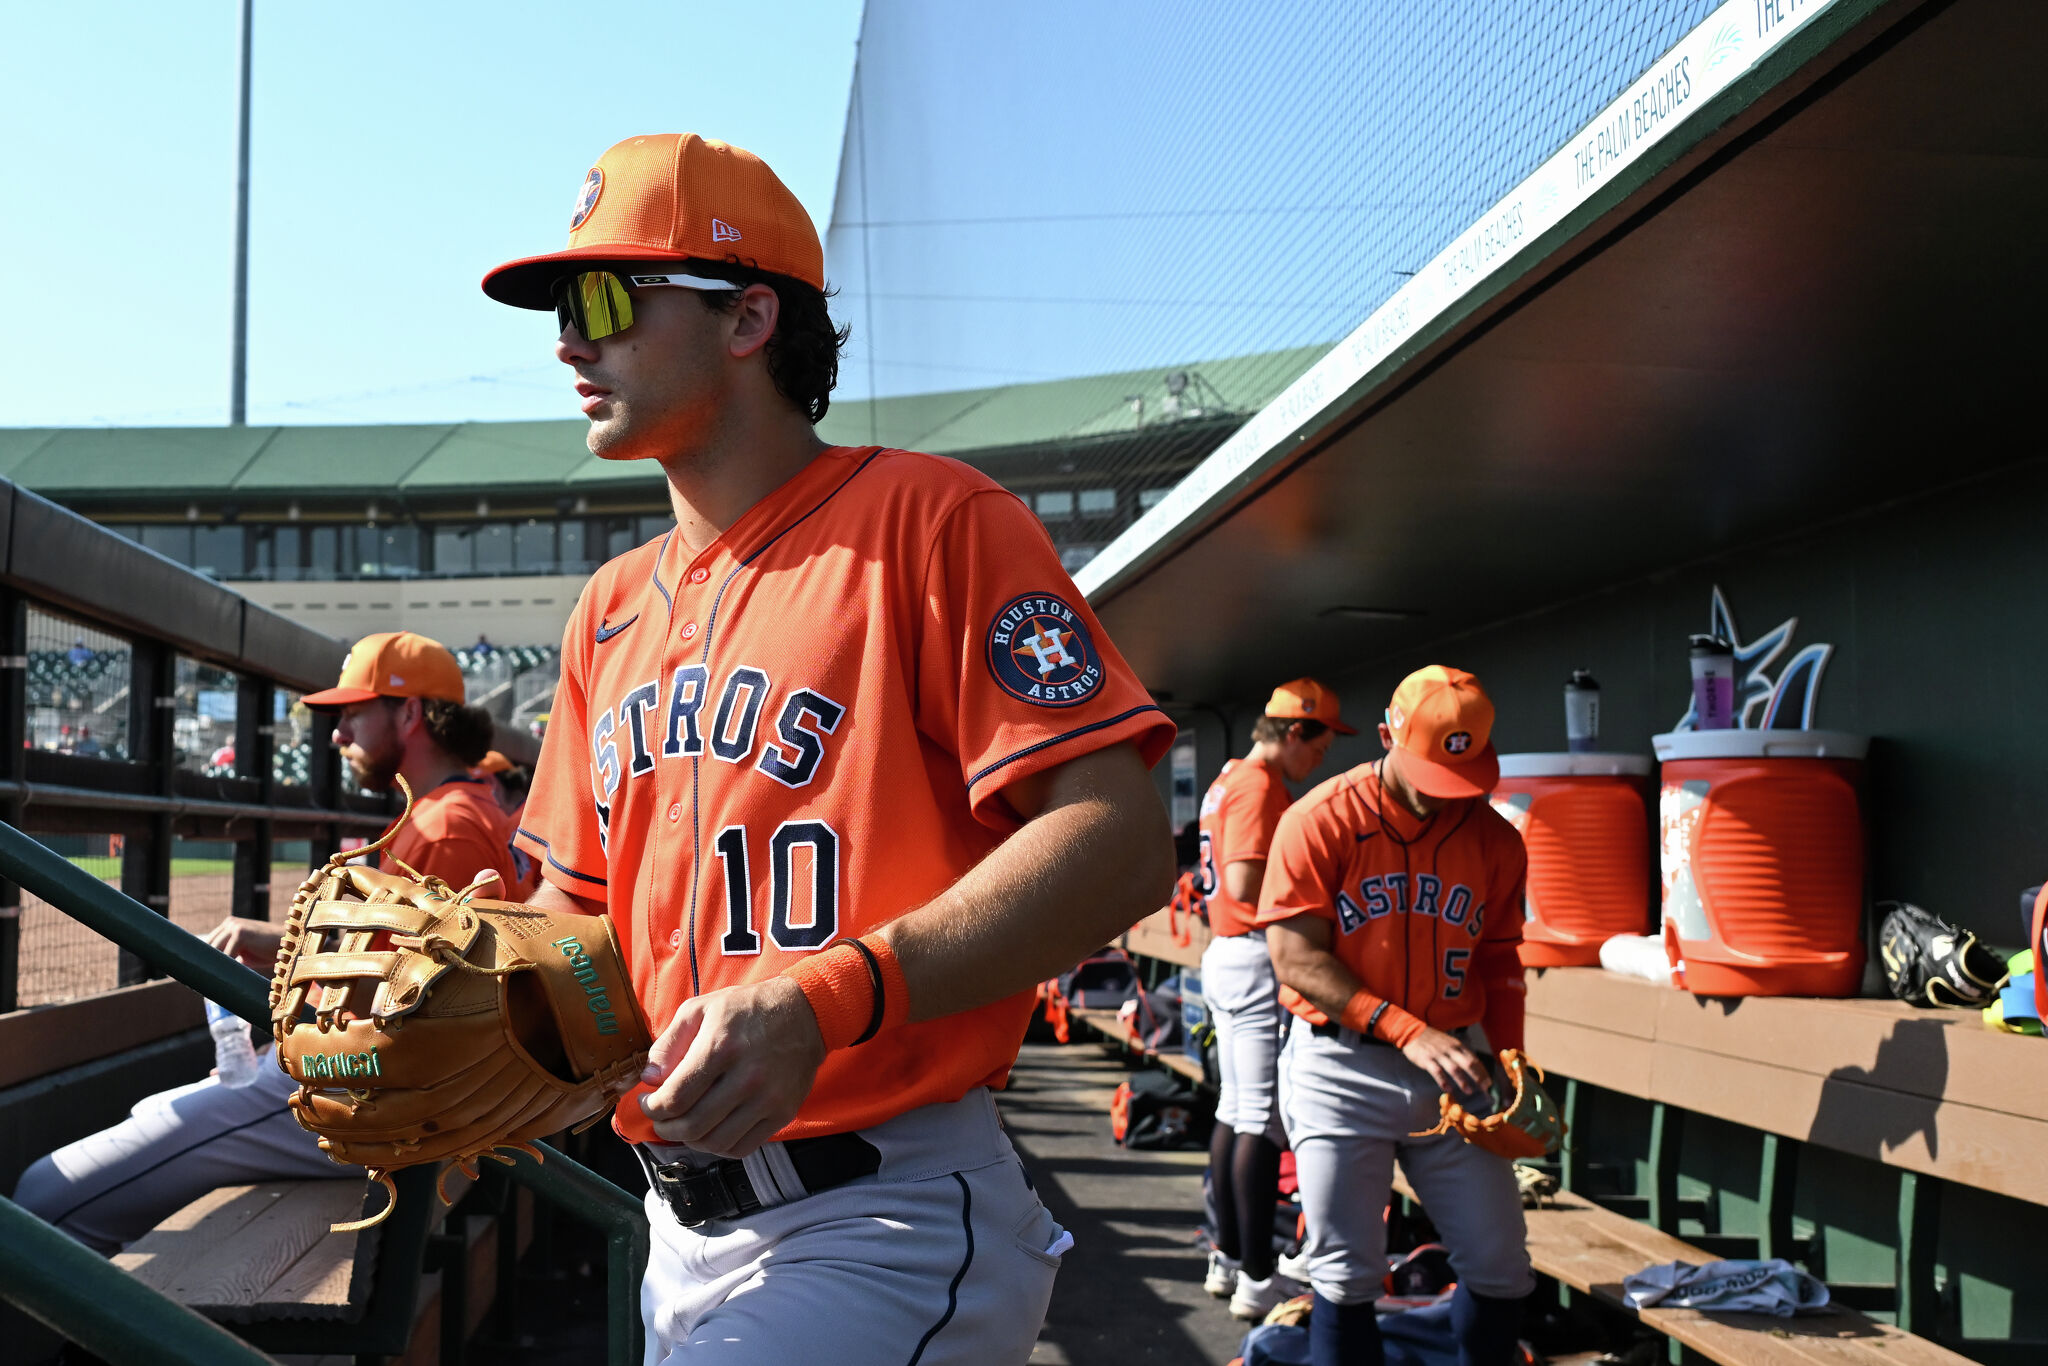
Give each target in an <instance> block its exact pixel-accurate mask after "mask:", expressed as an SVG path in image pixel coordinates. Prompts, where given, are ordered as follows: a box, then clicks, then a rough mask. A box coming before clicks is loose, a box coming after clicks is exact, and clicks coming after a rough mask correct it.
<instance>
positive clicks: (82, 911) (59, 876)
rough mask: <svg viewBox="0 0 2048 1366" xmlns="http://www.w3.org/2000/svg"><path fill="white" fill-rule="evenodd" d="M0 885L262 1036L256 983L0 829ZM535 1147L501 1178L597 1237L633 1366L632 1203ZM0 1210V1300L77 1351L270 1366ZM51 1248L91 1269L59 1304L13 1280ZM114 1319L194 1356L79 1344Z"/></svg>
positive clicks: (263, 984)
mask: <svg viewBox="0 0 2048 1366" xmlns="http://www.w3.org/2000/svg"><path fill="white" fill-rule="evenodd" d="M0 877H4V878H7V879H8V880H10V881H12V882H17V883H19V884H20V885H21V886H22V887H23V888H24V889H26V890H27V891H30V892H33V893H34V894H35V895H36V896H39V897H41V898H42V899H43V900H44V901H47V902H48V903H50V905H52V906H54V907H56V908H57V909H58V910H60V911H63V912H64V913H65V914H66V915H69V916H70V917H71V918H72V919H74V920H76V921H78V922H79V923H80V924H82V925H84V926H86V927H87V928H88V929H90V930H92V931H94V932H95V933H97V934H99V935H102V936H103V937H105V938H107V939H111V940H113V941H114V942H115V943H116V944H119V945H120V946H121V947H122V948H124V949H127V950H129V951H130V952H131V953H134V954H136V955H137V956H138V957H140V958H142V959H143V960H145V961H146V962H148V963H150V964H151V965H152V966H154V967H157V968H160V969H162V970H163V971H164V972H167V973H169V974H170V975H171V976H172V977H175V978H176V979H177V980H179V981H180V982H183V983H184V984H185V985H186V986H188V987H191V988H193V989H194V990H196V991H198V992H199V993H200V994H201V995H203V996H205V997H206V998H207V999H208V1000H211V1001H218V1002H219V1003H220V1004H221V1005H223V1006H226V1007H227V1008H228V1009H229V1010H232V1011H233V1012H235V1014H237V1015H239V1016H241V1017H242V1018H243V1019H245V1020H247V1021H249V1022H250V1023H251V1024H254V1025H255V1026H257V1027H258V1028H260V1029H264V1030H268V1029H269V1028H270V982H269V979H268V978H266V977H264V976H262V975H261V974H259V973H256V972H254V971H252V970H251V969H249V968H247V967H245V966H243V965H242V964H240V963H237V962H236V961H235V960H234V959H232V958H229V957H228V956H227V955H226V954H224V953H221V952H220V951H219V950H218V949H214V948H211V947H209V946H208V945H207V944H206V942H205V941H204V940H202V939H200V938H199V937H198V936H196V935H193V934H189V933H187V932H186V931H184V930H181V929H179V928H178V927H177V926H175V925H173V924H171V923H170V922H169V921H168V920H166V919H164V918H163V917H162V916H160V915H158V914H156V913H155V912H153V911H151V910H150V909H149V908H148V907H147V906H144V905H143V904H142V903H141V902H139V901H136V900H134V899H133V898H131V897H128V896H126V895H124V894H122V893H121V892H120V891H119V890H117V889H115V888H113V887H109V886H108V885H107V884H106V883H104V882H102V881H100V880H99V879H98V878H96V877H94V876H93V875H92V874H90V873H88V872H86V871H85V870H84V869H82V868H80V867H78V866H77V865H76V864H74V863H72V862H71V861H70V860H69V859H67V858H65V857H63V856H62V855H60V854H56V853H52V852H51V851H50V850H49V849H46V848H44V847H43V845H41V844H40V843H38V842H37V841H36V840H35V839H33V838H31V837H30V836H28V835H26V834H23V833H22V832H21V831H20V830H17V829H16V828H15V827H13V826H11V825H8V824H6V823H5V822H0ZM537 1146H539V1147H540V1149H541V1152H542V1153H543V1154H544V1156H545V1158H546V1160H545V1161H543V1162H535V1161H534V1160H533V1159H532V1158H531V1157H528V1156H526V1155H524V1154H521V1155H520V1156H519V1157H518V1160H517V1161H516V1162H515V1163H514V1164H513V1166H512V1167H511V1169H510V1174H511V1176H512V1179H513V1180H515V1181H517V1182H519V1183H520V1184H521V1185H523V1186H525V1187H527V1188H528V1189H529V1190H531V1191H532V1192H533V1193H534V1194H535V1195H536V1196H538V1197H539V1198H541V1199H543V1200H546V1201H547V1202H548V1203H549V1204H551V1205H554V1206H556V1207H557V1208H559V1209H561V1210H563V1211H565V1212H566V1213H568V1214H570V1215H571V1216H573V1217H575V1218H577V1219H580V1220H582V1221H583V1222H585V1223H587V1224H590V1225H592V1226H593V1227H595V1228H597V1229H598V1230H599V1231H600V1232H601V1233H603V1234H604V1236H605V1244H606V1273H607V1275H606V1284H605V1291H606V1297H607V1300H606V1314H605V1322H606V1327H607V1329H608V1332H607V1334H606V1338H607V1346H606V1353H605V1359H606V1361H607V1362H609V1363H611V1366H635V1363H637V1362H639V1361H640V1359H641V1348H640V1340H641V1331H642V1330H641V1324H640V1279H641V1276H642V1274H643V1273H644V1272H645V1270H646V1267H647V1215H646V1211H645V1210H644V1209H643V1208H642V1206H641V1203H640V1201H639V1200H638V1199H636V1198H635V1197H634V1196H632V1195H630V1194H628V1193H627V1192H626V1191H624V1190H623V1189H621V1188H620V1187H619V1186H618V1185H617V1184H615V1183H613V1182H611V1181H607V1180H606V1179H605V1178H604V1177H602V1176H599V1175H598V1174H597V1173H596V1172H594V1171H591V1170H590V1169H589V1168H588V1167H586V1166H584V1165H583V1164H582V1163H580V1162H577V1161H576V1160H575V1159H574V1158H571V1157H568V1156H567V1155H565V1154H563V1153H559V1152H557V1151H555V1150H554V1149H553V1148H550V1147H548V1146H547V1145H546V1144H540V1145H537ZM0 1206H4V1208H0V1245H4V1255H0V1298H5V1299H8V1300H11V1301H13V1302H15V1303H16V1304H19V1305H20V1306H21V1307H22V1308H23V1309H24V1310H25V1311H27V1312H28V1313H30V1314H33V1315H35V1316H36V1317H37V1318H40V1319H42V1320H43V1321H44V1322H46V1323H48V1324H49V1325H50V1326H51V1327H52V1328H54V1329H56V1330H57V1331H58V1332H60V1333H63V1334H64V1335H65V1336H67V1337H70V1338H72V1339H74V1340H75V1341H77V1342H79V1343H81V1344H83V1345H84V1346H85V1347H86V1348H88V1349H89V1350H91V1351H94V1352H96V1353H98V1354H99V1355H100V1356H103V1357H106V1358H107V1359H108V1360H110V1361H130V1360H132V1361H157V1360H170V1361H174V1362H177V1363H180V1366H182V1363H184V1362H187V1361H190V1362H194V1363H199V1362H208V1363H210V1362H228V1363H233V1362H264V1361H269V1360H270V1358H269V1357H266V1356H264V1355H262V1354H261V1353H259V1352H257V1351H256V1350H255V1349H254V1348H251V1347H250V1346H248V1345H247V1344H246V1343H243V1342H241V1341H240V1340H239V1339H236V1338H234V1337H232V1336H230V1335H228V1334H227V1333H226V1332H225V1331H224V1330H222V1329H219V1328H216V1327H214V1325H212V1324H211V1323H209V1322H208V1321H207V1320H205V1319H202V1318H200V1317H199V1316H198V1315H196V1314H194V1313H192V1312H191V1311H190V1310H188V1309H186V1308H185V1307H184V1306H182V1305H180V1304H177V1303H175V1302H174V1301H172V1300H169V1299H166V1298H165V1297H164V1296H162V1295H160V1294H158V1293H157V1292H156V1291H154V1290H152V1289H150V1288H149V1287H148V1286H145V1285H143V1284H142V1283H141V1282H140V1281H137V1280H136V1279H134V1278H133V1277H131V1276H128V1275H126V1274H124V1273H122V1272H120V1271H118V1270H116V1269H115V1268H114V1267H113V1266H112V1265H111V1264H110V1263H108V1262H106V1261H105V1260H103V1259H101V1258H99V1257H97V1256H95V1255H94V1254H93V1253H92V1252H90V1251H89V1250H87V1249H86V1248H84V1247H82V1246H80V1245H79V1244H78V1243H77V1242H75V1241H74V1240H72V1239H70V1238H67V1237H65V1235H63V1234H62V1233H59V1232H57V1231H56V1230H55V1229H52V1228H50V1227H49V1226H48V1225H45V1224H43V1223H41V1222H40V1221H39V1220H37V1219H35V1218H34V1217H33V1216H32V1215H29V1214H27V1213H25V1212H23V1211H22V1210H21V1209H20V1207H19V1206H16V1205H13V1204H11V1203H8V1202H5V1201H0ZM23 1223H25V1224H26V1225H30V1226H32V1227H30V1228H27V1229H24V1230H21V1231H19V1232H17V1229H16V1225H17V1224H23ZM52 1240H55V1241H54V1242H53V1241H52ZM59 1245H62V1246H64V1247H68V1248H69V1249H73V1250H75V1253H76V1254H77V1255H79V1256H83V1257H85V1258H87V1259H89V1260H90V1261H91V1263H92V1264H93V1266H94V1268H95V1270H94V1272H93V1273H92V1275H91V1276H90V1277H88V1278H85V1279H79V1280H77V1282H76V1284H77V1285H78V1286H84V1287H88V1289H87V1290H85V1291H84V1292H83V1293H63V1292H60V1291H59V1290H57V1289H53V1288H51V1287H50V1285H49V1280H50V1278H49V1277H48V1276H47V1275H42V1274H31V1273H30V1272H29V1271H28V1270H25V1269H24V1268H25V1267H33V1266H35V1265H36V1264H37V1263H38V1258H39V1257H42V1256H45V1255H47V1256H49V1258H50V1261H49V1262H48V1263H47V1264H48V1265H52V1266H54V1265H56V1264H58V1262H59V1261H60V1260H62V1259H63V1258H67V1257H69V1256H70V1255H71V1254H70V1253H68V1252H66V1253H62V1254H58V1253H51V1252H50V1249H51V1248H53V1247H57V1246H59ZM65 1264H66V1265H69V1264H70V1263H69V1262H65ZM32 1297H33V1298H32ZM122 1319H125V1320H128V1321H130V1322H131V1323H134V1322H149V1323H153V1324H161V1325H166V1327H165V1328H164V1330H163V1331H165V1332H167V1333H169V1334H171V1336H170V1337H167V1338H164V1339H160V1340H157V1341H160V1342H178V1343H184V1342H190V1343H192V1344H193V1351H194V1352H195V1353H196V1354H195V1355H190V1356H185V1355H178V1354H177V1350H176V1349H172V1348H163V1349H161V1350H159V1351H157V1352H155V1353H151V1352H149V1351H143V1350H136V1351H133V1352H129V1351H128V1349H127V1347H126V1346H120V1347H119V1352H122V1353H127V1354H126V1355H121V1354H117V1353H116V1352H110V1351H105V1350H102V1349H101V1348H99V1347H98V1346H96V1345H95V1340H94V1338H93V1337H90V1336H88V1334H102V1333H107V1332H112V1331H115V1330H114V1329H113V1328H112V1327H110V1326H109V1321H111V1320H122ZM187 1320H190V1321H191V1323H193V1324H197V1325H198V1326H199V1327H200V1328H203V1329H205V1330H207V1331H209V1332H210V1333H212V1334H213V1335H214V1336H213V1337H211V1338H206V1339H200V1338H197V1337H190V1336H180V1334H186V1335H189V1334H190V1333H191V1332H194V1331H196V1330H194V1329H191V1328H189V1327H183V1326H181V1325H185V1323H186V1321H187ZM121 1331H124V1332H125V1329H123V1330H121ZM223 1338H224V1339H226V1340H227V1341H228V1342H230V1343H232V1344H233V1346H234V1352H233V1353H226V1352H223V1351H222V1350H221V1349H219V1348H218V1347H217V1346H213V1345H207V1346H205V1349H204V1350H203V1351H202V1350H200V1344H202V1343H205V1344H212V1343H215V1342H217V1341H218V1340H219V1339H223ZM105 1340H107V1341H109V1342H112V1341H113V1339H111V1338H108V1339H105ZM146 1340H149V1339H146V1338H137V1337H128V1336H124V1337H121V1338H120V1339H119V1342H120V1344H127V1343H130V1342H135V1343H140V1342H143V1341H146Z"/></svg>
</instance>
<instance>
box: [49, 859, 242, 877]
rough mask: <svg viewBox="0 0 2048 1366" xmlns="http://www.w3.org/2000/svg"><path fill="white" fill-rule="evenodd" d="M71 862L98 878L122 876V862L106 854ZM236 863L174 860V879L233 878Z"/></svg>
mask: <svg viewBox="0 0 2048 1366" xmlns="http://www.w3.org/2000/svg"><path fill="white" fill-rule="evenodd" d="M71 862H72V863H73V864H74V865H76V866H77V867H79V868H83V869H84V870H85V871H86V872H88V873H91V874H92V875H93V876H94V877H97V878H115V877H119V876H120V875H121V861H120V860H119V859H115V858H108V857H107V856H106V855H105V854H81V855H74V856H73V857H72V859H71ZM234 872H235V861H234V860H233V859H224V858H174V859H172V860H171V876H172V877H232V876H233V875H234Z"/></svg>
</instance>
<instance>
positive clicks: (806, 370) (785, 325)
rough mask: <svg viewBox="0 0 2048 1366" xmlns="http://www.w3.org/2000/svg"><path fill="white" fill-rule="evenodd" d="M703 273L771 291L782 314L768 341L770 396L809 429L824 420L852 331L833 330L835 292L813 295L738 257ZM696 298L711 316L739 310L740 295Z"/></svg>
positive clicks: (711, 263) (816, 291) (799, 284)
mask: <svg viewBox="0 0 2048 1366" xmlns="http://www.w3.org/2000/svg"><path fill="white" fill-rule="evenodd" d="M702 269H703V273H704V274H706V275H710V276H714V277H716V278H717V279H720V280H731V281H732V282H733V283H734V284H737V285H739V286H741V288H744V287H746V286H747V285H766V286H768V287H769V288H770V289H772V290H774V291H775V297H776V299H777V300H778V301H779V302H780V304H781V308H780V310H779V316H778V317H777V319H776V323H775V335H774V336H772V337H770V338H769V339H768V375H769V378H771V379H773V380H774V381H775V391H776V392H777V393H779V394H781V395H782V396H783V397H784V398H786V399H788V400H789V401H790V402H791V403H794V404H795V405H796V407H797V411H799V412H801V413H803V414H804V415H805V416H807V417H809V418H810V420H811V421H812V422H813V423H816V422H820V421H823V420H824V417H825V413H826V411H827V410H828V409H830V408H831V406H832V390H833V389H834V388H836V387H838V384H839V353H840V352H841V351H842V350H844V349H845V347H846V339H847V338H848V337H850V336H852V335H853V329H852V328H851V327H834V326H833V325H832V314H831V311H830V310H829V309H828V308H827V307H826V302H825V301H826V300H827V299H829V298H831V297H832V295H833V293H834V292H835V291H833V290H830V289H815V288H813V287H812V286H810V285H807V284H805V283H804V282H803V281H802V280H795V279H791V278H790V277H789V276H787V275H775V274H772V273H770V272H768V271H765V270H756V269H754V268H753V267H752V266H750V265H748V264H747V263H746V262H744V261H742V260H740V259H739V258H738V257H737V256H733V257H728V258H727V259H725V260H723V261H706V262H704V264H703V268H702ZM697 297H698V298H699V299H702V300H703V301H704V306H705V307H706V308H708V309H710V310H712V311H713V312H714V313H730V312H731V311H732V310H733V309H735V308H738V307H739V303H740V291H739V290H737V289H736V290H734V291H732V292H731V293H730V294H726V293H714V292H711V291H702V292H698V293H697Z"/></svg>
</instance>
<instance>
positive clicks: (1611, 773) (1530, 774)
mask: <svg viewBox="0 0 2048 1366" xmlns="http://www.w3.org/2000/svg"><path fill="white" fill-rule="evenodd" d="M1649 775H1650V756H1649V755H1647V754H1503V755H1501V756H1500V776H1501V777H1503V778H1570V777H1612V778H1647V777H1648V776H1649Z"/></svg>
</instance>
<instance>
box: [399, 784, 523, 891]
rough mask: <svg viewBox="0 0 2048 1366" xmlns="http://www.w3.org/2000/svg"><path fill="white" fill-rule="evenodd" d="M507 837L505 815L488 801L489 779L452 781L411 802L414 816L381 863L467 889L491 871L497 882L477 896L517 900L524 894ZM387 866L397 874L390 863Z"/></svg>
mask: <svg viewBox="0 0 2048 1366" xmlns="http://www.w3.org/2000/svg"><path fill="white" fill-rule="evenodd" d="M510 835H511V829H510V826H509V823H508V822H507V821H506V819H505V813H504V811H503V810H502V809H501V808H500V807H499V806H498V804H497V802H495V801H493V800H492V799H491V785H490V781H489V780H488V779H480V778H450V779H448V781H446V782H444V783H442V784H441V785H440V786H438V787H436V788H434V789H433V790H431V791H428V792H422V793H420V794H419V795H418V796H417V797H415V798H414V799H413V804H412V815H411V816H410V817H409V818H408V819H407V820H406V822H405V825H404V827H403V828H402V829H400V830H399V832H398V835H397V837H396V838H394V839H393V840H392V841H391V844H390V846H389V847H388V848H387V849H386V850H385V858H386V859H387V860H389V859H393V858H396V859H402V860H404V861H405V862H406V863H408V864H410V865H412V867H413V868H415V869H417V870H418V871H419V872H422V873H431V874H433V875H434V876H435V877H438V878H440V879H441V880H442V881H443V882H446V883H447V884H448V885H449V886H451V887H466V886H468V885H469V883H470V881H471V879H473V878H475V877H476V875H477V874H478V873H480V872H482V871H483V870H484V869H486V868H491V869H495V870H496V872H497V874H498V878H499V881H497V882H493V883H488V884H486V885H485V886H483V887H480V888H478V889H477V895H478V896H481V897H485V898H491V899H496V900H500V901H517V900H519V899H520V898H521V896H522V895H523V893H522V891H521V888H520V879H519V874H518V872H517V870H516V869H515V867H514V866H513V858H512V846H511V844H510V843H509V837H510ZM386 867H391V868H392V871H394V872H395V871H396V868H395V867H392V865H391V864H389V863H388V862H387V864H386Z"/></svg>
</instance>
